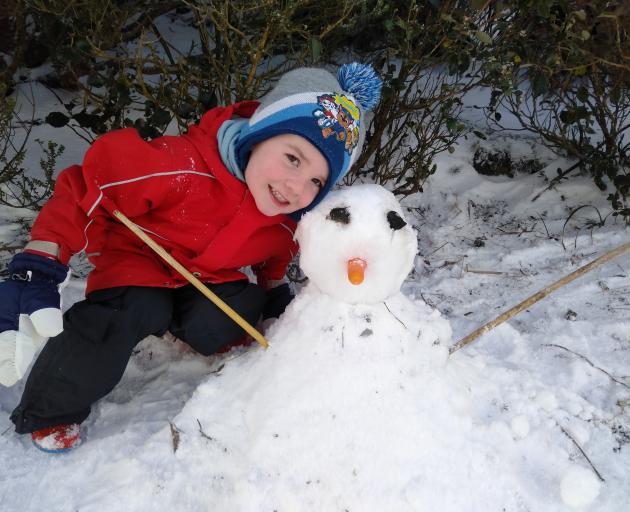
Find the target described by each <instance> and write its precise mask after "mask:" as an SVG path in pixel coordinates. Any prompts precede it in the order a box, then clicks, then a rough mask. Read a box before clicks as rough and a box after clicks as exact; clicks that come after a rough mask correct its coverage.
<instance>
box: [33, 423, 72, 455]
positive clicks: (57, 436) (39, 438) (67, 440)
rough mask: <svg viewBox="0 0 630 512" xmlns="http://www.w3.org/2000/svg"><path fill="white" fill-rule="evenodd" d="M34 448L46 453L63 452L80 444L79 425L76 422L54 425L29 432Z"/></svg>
mask: <svg viewBox="0 0 630 512" xmlns="http://www.w3.org/2000/svg"><path fill="white" fill-rule="evenodd" d="M31 439H32V440H33V444H34V445H35V447H36V448H38V449H39V450H41V451H43V452H47V453H64V452H68V451H70V450H72V449H73V448H76V447H77V446H79V445H80V444H81V427H80V425H79V424H78V423H71V424H69V425H55V426H54V427H48V428H43V429H41V430H38V431H36V432H33V433H32V434H31Z"/></svg>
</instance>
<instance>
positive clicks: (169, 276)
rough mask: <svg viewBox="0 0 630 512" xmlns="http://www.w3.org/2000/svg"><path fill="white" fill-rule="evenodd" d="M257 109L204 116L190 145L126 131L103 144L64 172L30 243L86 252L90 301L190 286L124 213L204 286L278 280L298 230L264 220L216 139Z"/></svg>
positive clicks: (287, 222)
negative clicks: (126, 289) (116, 291)
mask: <svg viewBox="0 0 630 512" xmlns="http://www.w3.org/2000/svg"><path fill="white" fill-rule="evenodd" d="M257 105H258V104H257V103H256V102H243V103H239V104H236V105H232V106H230V107H220V108H215V109H213V110H211V111H209V112H207V113H206V114H205V115H204V116H203V118H202V119H201V122H200V123H199V125H198V126H192V127H190V130H189V132H188V133H187V134H186V135H181V136H177V137H175V136H164V137H160V138H158V139H155V140H152V141H150V142H145V141H144V140H142V139H141V138H140V137H139V136H138V134H137V132H136V130H134V129H133V128H126V129H123V130H117V131H113V132H111V133H108V134H106V135H104V136H103V137H100V138H99V139H98V140H97V141H96V142H94V144H93V145H92V147H91V148H90V149H89V150H88V151H87V153H86V155H85V158H84V160H83V165H82V166H79V165H74V166H72V167H69V168H67V169H65V170H64V171H62V172H61V174H60V175H59V178H58V179H57V184H56V186H55V192H54V194H53V196H52V197H51V198H50V200H49V201H48V202H47V203H46V205H45V206H44V208H43V209H42V211H41V213H40V214H39V216H38V217H37V220H36V221H35V224H34V226H33V229H32V231H31V238H32V239H33V240H44V241H49V242H55V243H57V244H58V245H59V246H60V255H59V259H60V260H61V262H62V263H67V262H68V260H69V259H70V256H71V255H72V254H74V253H77V252H80V251H81V250H85V252H86V253H87V256H88V258H89V259H90V261H91V262H92V263H93V264H94V266H95V268H94V270H93V271H92V272H91V273H90V275H89V276H88V283H87V291H86V293H89V292H90V291H93V290H98V289H101V288H110V287H114V286H129V285H136V286H159V287H168V288H175V287H178V286H182V285H184V284H186V280H185V279H184V278H183V277H182V276H180V275H179V274H178V273H177V272H176V271H175V270H173V269H171V267H169V266H168V265H167V264H166V263H164V262H163V261H162V259H161V258H160V257H159V256H157V255H156V254H155V253H154V252H153V251H152V250H151V249H150V248H149V247H148V246H146V245H145V244H144V243H143V242H142V241H141V240H140V239H139V238H137V237H136V235H134V234H133V233H132V232H131V231H129V229H128V228H126V227H125V226H124V225H122V224H121V223H120V222H118V221H117V220H116V219H114V218H113V217H112V216H111V213H110V212H111V211H112V210H113V209H114V208H118V209H119V210H120V211H121V212H122V213H124V214H125V215H126V216H127V217H129V218H130V219H131V220H132V221H133V222H135V223H136V224H137V225H138V226H140V227H141V228H142V229H143V230H144V231H145V232H146V233H148V234H149V235H150V236H151V237H152V238H153V239H154V240H156V241H157V242H158V243H159V244H160V245H162V246H163V247H164V248H165V249H166V250H167V251H168V252H169V253H170V254H171V255H172V256H174V257H175V259H177V260H178V261H179V262H180V263H181V264H182V265H184V267H186V268H187V269H188V270H189V271H190V272H192V273H194V274H195V275H196V276H197V277H199V279H201V280H202V281H205V282H211V283H220V282H226V281H234V280H237V279H243V278H245V275H244V274H243V273H242V272H240V271H239V268H241V267H246V266H253V268H254V271H255V272H256V274H257V276H258V281H259V283H261V282H262V284H263V285H264V284H265V282H266V281H267V280H271V279H273V280H275V279H281V278H282V277H283V276H284V274H285V271H286V267H287V265H288V263H289V262H290V261H291V259H292V257H293V255H294V254H295V253H296V252H297V245H296V243H295V242H294V241H293V232H294V230H295V226H296V224H295V222H294V221H293V220H291V219H290V218H289V217H287V216H286V215H276V216H274V217H267V216H265V215H263V214H262V213H260V212H259V211H258V209H257V208H256V204H255V202H254V200H253V197H252V195H251V194H250V193H249V190H248V189H247V186H246V185H245V183H243V182H241V181H240V180H238V179H237V178H235V177H234V176H232V175H231V174H230V173H229V171H228V170H227V169H226V168H225V166H224V165H223V162H222V161H221V157H220V155H219V150H218V145H217V131H218V129H219V126H220V125H221V124H222V123H223V121H225V120H227V119H230V118H231V117H232V116H233V115H237V116H239V117H250V116H251V115H252V113H253V112H254V110H255V109H256V107H257Z"/></svg>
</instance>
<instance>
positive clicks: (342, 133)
mask: <svg viewBox="0 0 630 512" xmlns="http://www.w3.org/2000/svg"><path fill="white" fill-rule="evenodd" d="M380 91H381V80H380V78H379V77H378V76H377V75H376V72H375V71H374V69H373V68H372V67H371V66H369V65H366V64H359V63H356V62H355V63H352V64H346V65H344V66H341V68H339V71H338V73H337V78H335V77H334V76H333V75H332V74H331V73H329V72H328V71H326V70H324V69H317V68H298V69H294V70H293V71H289V72H288V73H286V74H285V75H283V76H282V78H281V79H280V80H279V82H278V83H277V84H276V86H275V87H274V88H273V89H272V90H271V91H270V92H269V93H268V94H267V95H266V96H265V97H264V98H263V100H262V102H261V104H260V106H259V107H258V108H257V109H256V112H254V115H253V116H252V117H251V118H250V120H249V122H248V123H247V125H245V126H244V127H243V128H242V129H241V132H240V135H239V137H238V140H237V141H236V143H235V150H236V159H237V162H238V166H239V167H240V168H241V169H246V167H247V162H248V160H249V155H250V153H251V151H252V147H253V146H254V145H255V144H257V143H259V142H262V141H264V140H266V139H269V138H271V137H275V136H276V135H281V134H285V133H293V134H295V135H300V136H302V137H304V138H306V139H307V140H308V141H309V142H311V143H312V144H313V145H314V146H315V147H316V148H317V149H319V150H320V151H321V153H322V154H323V155H324V157H325V158H326V161H327V162H328V170H329V175H328V180H327V181H326V185H325V186H324V188H323V189H322V190H321V191H320V192H319V194H318V195H317V197H316V198H315V200H314V201H313V202H312V203H311V204H310V205H309V206H308V207H307V208H304V209H303V210H299V211H297V212H295V213H293V214H291V216H292V217H293V218H295V219H296V220H297V219H299V218H300V217H301V216H302V214H304V213H305V212H306V211H308V210H310V209H311V208H313V207H314V206H315V205H317V204H318V203H319V202H320V201H321V200H322V199H323V198H324V197H325V196H326V194H327V193H328V192H329V191H330V189H331V188H332V187H333V186H334V185H335V184H336V183H337V182H339V181H340V180H341V179H342V178H343V177H344V176H345V175H346V173H347V172H348V169H350V167H351V166H352V164H353V163H354V162H355V160H356V159H357V157H358V156H359V154H360V153H361V149H362V147H363V140H364V138H365V122H364V113H365V112H367V111H368V110H371V109H372V108H373V107H374V106H375V105H376V104H377V103H378V100H379V97H380Z"/></svg>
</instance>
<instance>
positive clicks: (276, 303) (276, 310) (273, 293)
mask: <svg viewBox="0 0 630 512" xmlns="http://www.w3.org/2000/svg"><path fill="white" fill-rule="evenodd" d="M292 300H293V295H292V294H291V290H290V289H289V285H288V284H287V283H284V284H281V285H280V286H276V287H275V288H271V289H270V290H267V298H266V302H265V307H264V308H263V320H266V319H268V318H278V317H280V315H281V314H282V313H284V310H285V309H286V308H287V306H288V305H289V302H291V301H292Z"/></svg>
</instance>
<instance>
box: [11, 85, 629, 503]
mask: <svg viewBox="0 0 630 512" xmlns="http://www.w3.org/2000/svg"><path fill="white" fill-rule="evenodd" d="M33 90H34V94H35V99H36V107H37V109H38V110H37V116H38V117H44V116H45V113H46V112H50V111H54V110H56V109H58V108H59V106H58V105H55V102H56V101H57V100H56V99H55V98H54V97H53V96H51V95H50V94H49V93H48V92H44V91H39V90H38V89H37V88H36V87H34V89H33ZM483 94H485V93H484V91H479V92H478V93H477V94H476V95H475V94H471V95H469V96H468V97H467V100H466V101H467V104H468V106H469V107H471V106H472V105H474V104H479V102H480V98H481V97H482V96H483ZM470 112H471V116H470V119H471V122H473V121H475V119H474V116H475V115H478V114H476V112H477V111H476V110H475V109H472V108H470ZM42 114H43V115H42ZM475 122H476V121H475ZM480 129H482V127H480ZM33 136H34V137H35V136H36V137H38V138H40V139H42V140H49V139H52V140H55V141H58V142H61V143H63V144H64V145H65V146H66V148H67V150H66V153H65V154H64V158H63V162H61V163H60V165H66V164H70V163H74V162H76V161H80V159H81V155H82V154H83V152H84V151H85V143H84V142H83V141H80V140H78V139H77V138H76V136H74V134H73V133H72V132H71V131H70V130H69V129H67V128H64V129H58V130H55V129H52V128H50V127H47V126H46V125H41V126H36V127H34V134H33ZM478 145H479V141H477V140H476V139H475V138H470V139H467V140H462V141H461V143H460V144H459V145H457V146H456V151H455V152H454V153H453V154H448V153H445V154H442V155H439V157H438V158H437V161H436V163H437V165H438V171H437V173H436V174H435V175H434V176H432V177H431V178H430V179H429V181H428V182H427V184H426V186H425V192H424V193H423V194H417V195H414V196H411V197H408V198H406V199H404V200H403V201H402V207H399V206H397V205H395V206H393V207H392V208H394V209H397V211H399V212H400V213H401V215H402V216H403V217H404V218H405V220H406V221H407V222H408V224H409V225H410V226H412V227H413V229H414V230H415V231H416V233H417V244H418V250H419V255H418V256H416V257H415V258H414V259H409V260H407V259H406V258H407V256H404V257H403V256H400V253H399V252H397V251H393V250H391V249H388V250H387V252H386V254H385V255H386V256H387V258H389V260H388V261H389V262H390V265H389V267H390V268H387V269H386V270H387V271H391V272H394V273H396V272H399V273H401V272H402V274H403V275H402V277H401V278H400V279H398V277H393V278H392V279H391V280H390V281H389V283H390V284H391V283H394V282H395V283H396V286H394V287H393V288H391V289H390V288H387V287H385V286H383V287H382V288H379V290H378V293H374V294H373V295H370V294H369V293H367V294H366V295H365V296H366V299H364V300H363V301H361V300H358V299H357V297H358V296H359V295H360V294H358V293H357V297H353V298H352V300H349V301H344V300H343V297H344V296H345V295H344V293H343V292H342V293H341V294H338V293H335V292H336V291H338V290H339V288H340V287H341V286H342V279H346V278H345V276H344V277H343V278H340V277H339V274H335V273H333V270H332V269H331V270H330V273H328V272H327V271H326V267H327V265H328V263H327V260H326V259H325V258H324V256H326V258H327V257H328V256H329V255H330V254H332V253H334V251H335V250H337V251H339V250H342V246H344V244H346V243H349V244H350V245H353V244H358V243H359V242H357V240H356V239H355V238H351V237H348V240H343V242H342V239H341V238H339V237H333V238H332V240H330V239H326V238H324V235H325V233H324V232H321V233H318V232H317V230H315V231H314V232H312V233H307V234H306V235H305V237H306V238H305V239H304V240H303V242H304V245H305V246H308V245H309V244H312V246H313V247H317V248H318V250H319V251H322V252H323V253H324V254H323V256H322V258H321V259H319V260H317V259H316V260H314V261H313V262H312V264H311V265H310V267H309V265H308V264H307V265H306V270H307V274H309V275H310V276H311V281H310V282H309V283H308V284H307V285H306V286H303V287H301V288H300V287H296V291H298V292H299V293H298V296H297V298H296V299H295V300H294V302H293V303H292V304H291V305H290V307H289V309H288V310H287V312H286V313H285V315H284V316H283V317H282V318H281V319H280V320H278V321H275V322H272V323H271V325H269V326H268V329H267V331H266V336H267V338H268V339H269V341H270V348H269V349H268V350H267V351H264V350H263V349H261V348H258V347H251V348H249V349H238V350H234V351H232V352H230V353H229V354H225V355H220V356H213V357H209V358H207V357H202V356H200V355H198V354H195V353H192V352H191V351H190V350H187V349H186V345H184V344H183V343H181V342H180V341H178V340H174V339H172V338H171V337H169V336H165V337H164V338H160V339H158V338H154V337H150V338H148V339H146V340H144V341H143V342H142V343H141V344H140V345H139V346H138V347H137V350H136V352H135V354H134V356H133V357H132V359H131V361H130V363H129V366H128V368H127V370H126V372H125V375H124V377H123V380H122V381H121V383H120V384H119V385H118V386H117V387H116V388H115V389H114V391H113V392H112V393H111V394H110V395H108V396H107V397H106V398H105V399H103V400H102V401H100V402H99V403H97V404H95V406H94V408H93V411H92V414H91V415H90V417H89V418H88V420H87V421H86V422H85V424H84V425H83V435H84V443H83V444H82V445H81V446H80V447H78V448H77V449H76V450H74V451H72V452H70V453H68V454H64V455H57V456H54V455H50V454H44V453H42V452H40V451H38V450H36V449H35V448H34V447H33V446H32V444H31V441H30V438H29V436H19V435H16V434H15V433H13V429H12V424H11V423H10V421H9V419H8V416H9V414H10V412H11V411H12V409H13V408H14V407H15V405H16V404H17V402H18V400H19V397H20V394H21V391H22V389H23V385H24V383H23V382H20V383H18V384H16V385H15V386H13V387H11V388H0V465H1V466H2V468H3V471H2V473H1V474H0V508H1V509H2V510H3V511H11V512H12V511H17V510H20V511H33V512H35V511H37V512H39V511H40V510H42V509H47V510H55V511H56V510H78V511H82V512H87V511H102V510H113V509H120V510H129V511H145V510H146V511H149V510H151V511H167V510H189V511H207V510H221V511H224V510H225V511H231V510H234V511H267V510H268V511H271V510H278V511H287V510H289V511H291V510H318V511H319V510H326V511H328V510H331V511H332V510H339V511H343V510H350V511H357V510H360V511H371V510H394V511H406V510H410V511H417V510H440V511H443V512H461V511H473V512H475V511H482V510H506V511H517V512H518V511H523V512H524V511H553V512H555V511H566V510H569V509H575V510H587V511H592V512H621V511H626V510H630V417H629V416H630V358H629V357H628V354H629V350H630V322H629V321H628V310H629V309H630V303H629V302H628V290H630V277H629V275H628V266H629V265H630V259H629V256H628V255H624V256H621V257H619V258H617V259H616V260H614V261H611V262H610V263H608V264H606V265H604V266H602V267H600V268H597V269H595V270H593V271H592V272H590V273H588V274H586V275H585V276H583V277H581V278H580V279H578V280H576V281H574V282H573V283H571V284H569V285H567V286H566V287H563V288H561V289H559V290H558V291H556V292H555V293H553V294H552V295H550V296H549V297H547V298H545V299H544V300H543V301H541V302H539V303H537V304H534V305H533V306H531V307H530V308H528V309H527V310H526V311H524V312H522V313H521V314H519V315H518V316H516V317H514V318H512V319H510V320H509V321H508V322H507V323H505V324H502V325H501V326H499V327H497V328H495V329H493V330H492V331H490V332H488V333H487V334H485V335H484V336H482V337H481V338H479V339H478V340H476V341H475V342H474V343H472V344H470V345H469V346H467V347H465V348H463V349H461V350H460V351H458V352H456V353H454V354H452V355H451V356H450V357H449V356H448V347H449V346H452V345H453V344H454V343H455V342H456V341H457V340H459V339H461V338H462V337H463V336H465V335H466V334H468V333H469V332H471V331H472V330H474V329H476V328H478V327H479V326H481V325H483V324H484V323H485V322H487V321H489V320H491V319H493V318H494V317H496V316H498V315H499V314H500V313H502V312H504V311H505V310H507V309H508V308H510V307H512V306H514V305H515V304H516V303H518V302H520V301H521V300H523V299H525V298H526V297H528V296H529V295H531V294H533V293H535V292H536V291H538V290H540V289H542V288H543V287H545V286H547V285H548V284H550V283H551V282H553V281H555V280H557V279H558V278H560V277H562V276H564V275H566V274H568V273H570V272H572V271H574V270H576V269H577V268H578V267H580V266H581V265H584V264H586V263H587V262H589V261H591V260H593V259H594V258H596V257H598V256H600V255H602V254H604V253H605V252H606V251H609V250H611V249H613V248H614V247H616V246H618V245H621V244H622V243H625V242H626V241H627V240H628V230H627V228H626V227H625V226H624V225H623V224H622V223H621V222H620V221H617V220H616V219H614V218H612V217H609V218H608V219H607V221H606V223H605V224H604V226H602V227H597V228H594V227H593V225H592V222H591V221H597V220H598V215H597V212H596V210H595V208H584V209H583V210H581V211H580V212H578V214H576V215H574V216H573V217H572V218H571V220H570V222H568V223H567V224H566V226H565V221H566V219H567V218H568V216H569V214H570V212H571V211H572V210H573V209H575V208H577V207H579V206H581V205H584V204H590V205H593V206H594V207H596V208H597V209H598V210H599V211H600V212H601V214H602V215H605V214H606V213H607V212H608V211H609V210H610V208H609V205H608V203H607V200H606V193H605V192H604V193H602V192H600V191H598V190H597V189H596V188H595V187H594V186H593V185H592V183H591V181H590V179H589V178H588V177H583V178H576V179H573V180H571V181H569V182H567V183H564V184H561V185H560V186H559V187H558V188H557V189H553V190H550V191H547V192H545V193H544V194H542V195H541V196H540V198H539V199H537V200H536V201H535V202H532V198H533V197H534V196H536V195H537V194H538V193H539V192H540V191H541V190H542V189H544V188H545V186H546V183H547V181H546V180H548V179H550V178H552V177H553V176H555V173H556V168H558V167H562V168H566V167H567V166H568V165H570V162H567V161H565V160H564V159H562V158H558V157H555V156H554V155H552V154H550V153H549V152H548V151H547V150H545V149H544V148H542V147H541V146H540V145H539V144H538V143H537V142H536V141H535V140H533V139H528V138H523V137H522V136H520V135H508V136H506V135H491V136H489V138H488V140H486V141H484V142H483V146H484V147H485V148H487V149H488V148H489V149H494V150H496V149H503V148H509V149H510V152H511V154H512V155H519V156H522V155H535V156H536V157H537V158H538V159H539V160H540V161H541V163H542V164H543V169H542V171H541V172H539V173H536V174H533V175H525V174H517V175H516V177H515V178H513V179H510V178H504V177H488V176H481V175H479V174H477V173H476V172H475V171H474V169H473V168H472V165H471V163H472V155H473V153H474V151H475V149H476V147H478ZM37 148H38V146H36V145H34V146H33V147H32V151H31V154H30V155H29V159H28V162H32V163H34V162H37V160H38V159H39V157H40V155H39V154H38V153H37V150H38V149H37ZM32 167H36V163H35V164H34V166H32ZM353 188H359V187H356V186H353V187H350V189H349V190H352V189H353ZM332 200H334V197H333V198H331V201H332ZM368 200H369V198H366V201H368ZM331 204H332V203H330V204H329V203H322V205H320V206H321V207H322V208H324V207H327V206H331ZM361 206H362V207H363V206H365V205H364V204H363V205H361ZM390 206H391V205H390ZM388 208H389V206H388ZM366 211H367V210H366ZM317 215H318V214H316V213H314V215H312V216H311V217H312V218H313V219H315V218H317ZM366 216H368V213H362V214H361V215H358V216H356V218H357V219H360V218H361V217H366ZM31 217H32V215H31V214H29V213H28V212H25V211H23V210H21V211H20V210H11V209H6V208H5V209H0V218H2V222H3V226H2V229H1V231H0V237H1V238H0V241H1V242H2V243H6V244H7V245H19V244H22V243H23V242H24V237H25V236H26V232H25V230H24V228H23V226H22V220H21V219H23V218H26V219H29V218H31ZM322 218H323V219H324V220H325V215H322V216H320V217H319V221H320V222H321V221H322ZM354 220H355V219H353V221H354ZM368 222H370V223H371V224H370V227H371V228H373V226H374V221H373V220H368ZM305 225H306V224H305ZM320 235H321V236H322V238H319V236H320ZM357 236H358V235H357ZM375 236H376V234H375ZM307 240H308V241H307ZM379 240H381V239H379ZM378 243H380V244H383V243H384V242H382V241H380V242H378ZM414 243H415V240H414ZM350 248H351V247H348V246H344V247H343V250H349V249H350ZM400 250H401V251H402V252H404V249H400ZM383 252H385V251H383ZM353 255H354V256H356V255H355V254H353ZM8 256H9V254H8V253H7V252H6V251H3V252H2V253H0V258H3V259H4V260H6V258H8ZM345 256H349V254H345ZM399 257H400V259H397V258H399ZM368 268H371V267H368ZM402 269H405V271H404V272H403V270H402ZM408 269H411V273H410V274H409V275H408V276H407V275H406V271H407V270H408ZM73 270H74V272H75V274H76V275H77V276H75V278H74V279H73V280H72V281H71V282H70V284H69V285H68V286H67V287H66V288H65V289H64V291H63V298H64V307H66V308H67V307H69V306H70V305H71V304H72V303H73V302H76V301H77V300H80V298H81V297H82V294H83V290H84V288H85V280H84V278H85V274H86V272H87V268H86V264H85V261H84V260H83V259H82V258H81V257H78V258H75V259H74V260H73ZM318 278H319V281H318ZM322 279H323V280H324V281H326V280H329V281H330V284H329V285H322V284H321V281H322ZM367 279H368V274H367V273H366V283H367V282H368V281H367ZM402 279H404V282H402V286H401V289H402V292H400V293H399V292H398V290H397V288H398V285H399V284H400V281H401V280H402ZM318 283H319V285H318ZM343 286H346V285H345V282H343ZM348 286H350V285H348ZM352 286H354V285H352ZM359 286H361V285H359ZM298 288H299V289H298ZM350 289H351V290H357V289H359V287H356V288H350ZM322 290H324V291H328V292H329V293H324V292H322ZM383 298H384V300H383ZM569 310H570V311H572V312H573V314H568V312H569ZM586 457H588V459H587V458H586ZM595 470H597V472H598V473H599V474H600V475H601V476H602V478H603V479H604V481H603V482H602V481H601V480H600V479H599V477H598V475H597V474H596V472H595Z"/></svg>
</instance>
